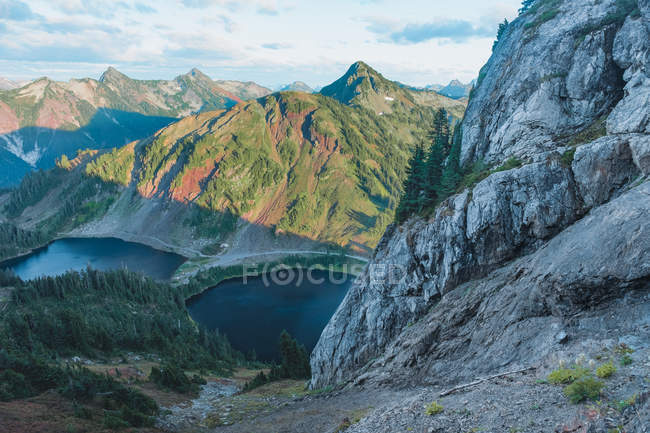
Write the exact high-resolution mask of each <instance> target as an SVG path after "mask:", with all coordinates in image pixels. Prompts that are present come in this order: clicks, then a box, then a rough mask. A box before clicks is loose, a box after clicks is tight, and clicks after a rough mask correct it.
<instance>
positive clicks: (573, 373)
mask: <svg viewBox="0 0 650 433" xmlns="http://www.w3.org/2000/svg"><path fill="white" fill-rule="evenodd" d="M588 374H589V370H587V369H586V368H583V367H579V366H575V367H574V368H559V369H557V370H555V371H552V372H551V374H549V375H548V381H549V382H550V383H552V384H554V385H559V384H568V383H573V382H575V381H576V380H578V379H580V378H582V377H585V376H587V375H588Z"/></svg>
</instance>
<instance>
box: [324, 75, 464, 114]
mask: <svg viewBox="0 0 650 433" xmlns="http://www.w3.org/2000/svg"><path fill="white" fill-rule="evenodd" d="M320 93H321V94H323V95H325V96H330V97H332V98H334V99H336V100H338V101H339V102H341V103H342V104H345V105H350V106H353V107H360V108H366V109H368V110H372V111H374V112H375V113H376V114H380V115H385V114H392V113H395V114H406V115H410V114H411V112H412V111H413V110H417V109H421V108H435V109H438V108H445V109H446V110H447V111H448V112H449V113H450V114H451V115H452V116H453V117H454V118H456V119H460V118H462V116H463V113H464V111H465V106H466V103H465V102H462V101H455V100H452V99H451V98H447V97H446V96H443V95H440V94H438V93H436V92H433V91H426V90H414V89H411V88H408V87H406V86H404V85H401V84H399V83H397V82H394V81H390V80H388V79H386V78H384V77H383V76H382V75H381V74H380V73H379V72H377V71H375V70H374V69H373V68H371V67H370V66H368V65H367V64H365V63H364V62H356V63H355V64H353V65H352V66H350V68H349V69H348V71H347V72H346V73H345V75H343V76H342V77H341V78H339V79H338V80H336V81H335V82H333V83H332V84H330V85H329V86H325V87H323V88H322V89H321V91H320Z"/></svg>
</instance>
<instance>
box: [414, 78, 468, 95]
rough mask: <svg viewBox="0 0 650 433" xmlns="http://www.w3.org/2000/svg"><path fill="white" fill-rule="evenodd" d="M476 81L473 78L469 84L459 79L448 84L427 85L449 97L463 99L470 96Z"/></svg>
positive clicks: (428, 87)
mask: <svg viewBox="0 0 650 433" xmlns="http://www.w3.org/2000/svg"><path fill="white" fill-rule="evenodd" d="M475 82H476V81H475V80H472V81H470V82H469V83H467V84H463V83H461V82H460V81H459V80H452V81H450V82H449V84H447V85H446V86H443V85H440V84H432V85H430V86H427V87H426V89H429V90H435V91H436V92H438V93H440V94H441V95H443V96H446V97H448V98H452V99H461V98H468V97H469V92H470V91H471V90H472V87H474V84H475Z"/></svg>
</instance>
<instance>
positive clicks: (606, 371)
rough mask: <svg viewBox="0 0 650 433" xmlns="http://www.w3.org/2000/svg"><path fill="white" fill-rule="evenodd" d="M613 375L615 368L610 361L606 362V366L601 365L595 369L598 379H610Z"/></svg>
mask: <svg viewBox="0 0 650 433" xmlns="http://www.w3.org/2000/svg"><path fill="white" fill-rule="evenodd" d="M614 373H616V367H614V363H613V362H612V361H610V362H608V363H607V364H603V365H601V366H600V367H598V368H597V369H596V376H598V377H600V378H601V379H604V378H607V377H610V376H611V375H612V374H614Z"/></svg>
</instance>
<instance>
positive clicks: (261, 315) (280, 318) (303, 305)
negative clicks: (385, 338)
mask: <svg viewBox="0 0 650 433" xmlns="http://www.w3.org/2000/svg"><path fill="white" fill-rule="evenodd" d="M281 272H282V271H281ZM294 275H297V273H296V274H294ZM311 275H312V277H313V278H312V279H309V278H307V277H306V272H304V273H303V278H302V281H300V279H299V278H295V279H291V283H290V284H285V283H283V281H281V280H286V279H284V278H282V277H280V278H269V274H266V275H265V276H263V277H254V278H248V279H247V281H246V282H244V279H243V278H235V279H231V280H226V281H223V282H221V283H220V284H219V285H217V286H216V287H213V288H211V289H209V290H207V291H205V292H203V293H202V294H200V295H198V296H196V297H194V298H192V299H190V300H189V301H188V302H187V308H188V310H189V312H190V315H191V316H192V318H193V319H194V320H195V321H197V322H198V323H200V324H202V325H204V326H205V327H207V328H209V329H219V330H220V331H221V332H223V333H225V334H226V335H227V336H228V338H229V340H230V342H231V344H232V346H233V347H234V348H235V349H237V350H240V351H242V352H244V353H249V352H250V350H251V349H255V352H256V353H257V357H258V359H260V360H272V359H275V360H278V359H279V354H278V340H279V337H280V333H281V332H282V330H283V329H286V330H287V331H288V332H289V333H290V334H291V335H292V336H293V337H294V338H296V339H297V340H298V341H299V342H300V343H301V344H303V345H305V347H306V348H307V350H308V351H310V352H311V350H312V349H313V348H314V346H315V345H316V342H317V341H318V338H319V337H320V334H321V332H322V331H323V328H324V327H325V325H326V324H327V322H328V321H329V319H330V318H331V317H332V314H334V311H336V308H337V307H338V306H339V304H340V303H341V301H342V300H343V297H344V296H345V294H346V293H347V291H348V289H349V287H350V285H351V284H352V282H353V281H354V277H353V276H349V275H345V274H340V273H334V274H332V275H331V276H332V277H333V278H330V273H329V272H328V271H316V270H314V271H312V272H311ZM273 279H275V280H276V281H273ZM288 279H290V278H288ZM310 280H312V281H310ZM319 280H321V281H322V282H319Z"/></svg>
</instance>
